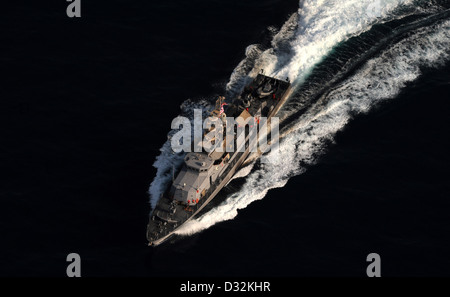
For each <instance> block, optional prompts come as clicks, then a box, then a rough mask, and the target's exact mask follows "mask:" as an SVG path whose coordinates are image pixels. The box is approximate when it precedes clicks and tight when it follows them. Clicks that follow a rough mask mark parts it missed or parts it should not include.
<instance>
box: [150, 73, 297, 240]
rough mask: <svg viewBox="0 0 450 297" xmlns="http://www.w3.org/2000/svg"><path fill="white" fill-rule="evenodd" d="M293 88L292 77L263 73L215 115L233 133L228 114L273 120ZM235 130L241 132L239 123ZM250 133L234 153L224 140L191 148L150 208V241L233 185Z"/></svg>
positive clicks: (219, 106) (171, 230)
mask: <svg viewBox="0 0 450 297" xmlns="http://www.w3.org/2000/svg"><path fill="white" fill-rule="evenodd" d="M290 89H291V87H290V83H289V81H288V79H286V81H284V80H279V79H276V78H273V77H269V76H265V75H264V74H262V73H260V74H258V75H257V76H256V78H254V79H253V81H252V82H251V83H250V84H248V85H247V86H246V87H245V88H244V90H243V91H242V93H241V94H240V95H239V96H237V97H236V98H234V100H232V102H231V103H226V105H225V104H224V103H225V102H224V99H225V98H224V97H219V99H218V100H217V102H216V107H215V109H214V110H213V111H212V112H211V117H210V119H213V120H214V119H216V120H218V121H222V122H223V125H222V127H223V133H224V134H226V132H228V133H229V134H230V132H229V130H227V129H226V121H225V118H226V117H234V118H236V119H238V121H239V120H243V122H242V124H243V125H244V126H245V123H248V120H249V118H250V119H257V120H258V122H259V118H261V117H265V118H267V121H268V122H269V121H270V118H271V117H273V116H274V115H276V114H277V112H278V111H279V109H280V108H281V106H283V104H284V103H285V101H286V99H287V97H288V96H289V93H290ZM225 106H226V112H225ZM238 123H239V122H238ZM268 126H269V125H268ZM245 128H246V129H247V128H248V126H245ZM213 129H215V127H214V128H211V129H209V130H206V131H204V134H205V135H204V136H205V137H206V136H207V133H208V132H211V131H212V130H213ZM234 131H235V132H236V127H234ZM244 131H248V129H247V130H244ZM247 134H248V133H246V135H245V143H243V144H242V145H245V148H244V149H239V147H236V149H235V150H234V152H228V151H227V150H226V149H224V148H225V147H226V145H227V144H226V141H223V144H222V146H221V149H220V150H219V149H217V148H216V149H214V150H212V151H210V152H206V151H205V150H202V151H201V152H189V153H186V155H185V157H184V164H183V165H182V166H181V168H180V169H179V171H178V172H177V173H175V172H174V178H173V181H172V183H171V184H170V185H169V186H168V187H167V189H166V191H165V192H164V193H163V195H162V196H161V197H160V199H159V200H158V202H157V204H156V206H155V207H154V209H153V210H152V212H151V213H150V219H149V223H148V225H147V240H148V242H149V246H156V245H159V244H161V243H162V242H164V241H165V240H167V239H168V238H169V237H171V236H172V235H173V234H174V232H175V231H176V230H178V229H179V228H180V227H181V226H182V225H183V224H184V223H186V222H187V221H189V220H191V219H192V218H194V217H195V216H196V215H197V214H199V212H200V211H201V210H202V209H203V208H204V207H205V206H206V205H207V204H208V203H209V202H210V201H211V200H212V199H213V198H214V197H215V196H216V195H217V193H219V191H220V190H221V189H222V188H223V187H224V186H226V185H227V184H228V182H229V181H230V180H231V179H232V177H233V175H234V174H235V173H236V172H237V170H238V169H239V168H240V167H241V166H242V164H243V163H244V161H245V160H246V159H247V157H248V156H249V153H250V145H249V135H247ZM237 137H238V135H237V133H233V138H234V141H236V139H237ZM241 139H242V138H241ZM238 146H239V144H238ZM175 176H176V177H175Z"/></svg>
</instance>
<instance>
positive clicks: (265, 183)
mask: <svg viewBox="0 0 450 297" xmlns="http://www.w3.org/2000/svg"><path fill="white" fill-rule="evenodd" d="M412 2H413V1H412V0H403V1H401V0H385V1H381V0H378V1H372V0H346V1H344V0H328V1H324V0H305V1H302V3H301V5H300V8H299V10H298V14H294V15H293V16H291V18H290V19H289V20H288V21H287V22H286V24H285V25H284V26H283V28H282V29H281V30H280V31H279V32H278V34H276V35H275V36H274V38H273V40H272V47H271V48H270V49H267V50H261V49H260V48H259V47H258V46H256V45H252V46H249V47H248V48H247V58H246V59H244V60H243V61H242V62H241V63H240V64H239V65H238V66H237V67H236V69H235V70H234V72H233V74H232V75H231V78H230V81H229V83H228V85H227V91H229V90H232V89H234V90H239V88H242V87H243V86H244V85H245V84H246V83H247V82H248V79H249V77H251V76H253V75H254V74H255V73H256V72H258V71H259V70H260V69H265V72H266V74H268V75H271V76H277V77H279V78H284V77H289V78H290V80H291V82H293V84H294V87H295V86H296V85H299V84H300V83H301V82H303V81H304V80H305V78H306V77H307V76H308V75H309V73H310V72H311V70H312V69H313V67H314V66H315V65H317V64H318V63H319V62H321V61H322V59H323V58H324V57H326V56H327V55H328V54H329V53H330V52H331V51H332V49H333V48H334V47H335V46H337V45H338V44H339V43H342V42H345V41H346V40H348V39H349V38H351V37H353V36H358V35H360V34H361V33H363V32H366V31H368V30H370V29H371V27H372V26H373V25H375V24H379V23H383V22H387V21H390V20H392V19H394V18H399V17H402V16H404V15H405V14H409V13H412V11H413V10H414V8H412V7H411V6H408V5H411V4H412ZM373 3H376V4H375V5H374V4H373ZM402 7H403V8H408V7H409V10H408V9H405V10H403V15H402V14H400V13H399V12H398V8H402ZM448 27H449V24H448V22H447V23H443V24H441V25H439V26H438V27H436V28H427V29H423V30H419V31H418V32H416V33H415V34H414V35H412V36H411V37H409V38H408V39H404V40H403V41H401V42H399V43H398V44H397V45H395V46H393V47H391V48H389V49H387V50H386V51H385V52H384V53H383V54H382V55H380V56H378V57H376V58H374V59H372V60H369V61H368V62H366V64H365V66H363V67H362V68H361V70H360V71H359V72H357V73H356V74H355V75H354V76H353V77H351V78H349V79H347V80H346V81H344V82H342V83H341V84H340V85H339V86H337V88H335V89H334V90H333V91H332V92H330V93H328V94H327V95H325V97H324V98H321V99H320V100H318V101H317V103H316V104H315V106H313V107H312V108H310V109H309V111H308V112H306V113H305V114H303V115H302V116H301V117H300V118H299V119H298V121H296V123H295V124H294V126H293V127H292V129H291V132H290V133H289V134H287V135H286V136H285V137H284V139H283V140H282V141H281V143H280V147H279V149H280V154H270V153H269V154H268V156H267V157H268V158H269V159H270V162H268V163H264V164H261V166H260V167H259V168H258V169H257V170H254V171H253V172H250V173H249V175H248V176H247V177H246V180H245V184H244V186H243V187H242V190H241V191H239V192H237V193H234V194H231V195H230V196H229V197H227V199H226V200H225V201H224V202H223V203H221V204H220V205H219V206H218V207H216V208H214V209H212V210H211V211H209V212H208V213H206V214H204V215H202V216H201V217H199V218H196V219H193V220H192V221H190V222H188V223H186V224H185V225H184V226H183V227H182V228H181V229H180V230H179V231H177V233H178V234H184V235H186V234H192V233H195V232H198V231H201V230H204V229H206V228H208V227H210V226H212V225H214V224H215V223H217V222H221V221H225V220H230V219H232V218H234V217H235V216H236V215H237V211H238V210H239V209H243V208H245V207H246V206H247V205H249V204H250V203H251V202H253V201H256V200H259V199H262V198H263V197H264V196H265V195H266V193H267V191H268V190H270V189H273V188H277V187H283V186H284V185H285V184H286V183H287V181H288V179H289V178H290V177H292V176H294V175H298V174H301V173H302V172H303V171H304V170H305V168H303V167H301V166H300V163H306V164H312V163H314V162H315V158H316V156H317V155H320V153H321V152H322V151H323V149H324V144H325V143H326V141H327V140H332V139H333V137H334V135H335V133H336V132H337V131H339V130H341V129H342V128H343V127H344V126H345V125H346V123H347V122H348V121H349V120H350V118H351V117H352V115H353V114H354V113H357V112H367V111H368V110H369V109H370V108H371V107H372V106H373V105H374V104H376V103H377V102H378V101H381V100H385V99H387V98H393V97H395V96H396V94H398V92H399V91H400V90H401V89H402V88H403V87H404V85H405V84H406V83H407V82H409V81H412V80H414V79H416V78H417V77H418V76H419V75H420V69H419V67H420V66H422V65H434V64H436V63H439V61H443V60H445V59H446V58H448V48H449V39H450V36H448V29H449V28H448ZM419 41H420V42H419ZM253 72H254V73H253ZM195 104H199V105H203V106H198V105H195ZM199 107H203V108H204V107H205V103H204V102H201V103H193V102H190V101H189V102H188V104H184V106H182V111H183V112H188V111H189V109H193V108H199ZM293 112H295V111H293ZM279 156H282V158H280V157H279ZM183 157H184V156H183V155H176V154H175V155H174V154H172V150H171V148H170V141H167V142H166V143H165V144H164V145H163V147H162V148H161V155H160V156H158V157H157V159H156V162H155V163H154V165H153V166H154V167H156V168H157V174H156V177H155V179H154V180H153V182H152V183H151V185H150V189H149V193H150V196H151V200H150V202H151V204H152V206H153V207H154V206H155V204H156V202H157V201H158V199H159V197H160V195H161V194H162V193H163V191H164V189H165V187H166V186H167V185H168V184H169V183H170V181H171V179H172V173H171V170H172V167H173V166H175V167H178V166H179V165H180V164H181V163H182V162H183ZM249 168H251V167H249ZM244 171H245V172H244ZM244 171H243V172H242V174H247V170H244Z"/></svg>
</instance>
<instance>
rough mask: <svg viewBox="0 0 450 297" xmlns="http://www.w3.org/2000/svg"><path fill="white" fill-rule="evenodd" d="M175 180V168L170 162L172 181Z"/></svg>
mask: <svg viewBox="0 0 450 297" xmlns="http://www.w3.org/2000/svg"><path fill="white" fill-rule="evenodd" d="M174 181H175V168H174V166H173V164H172V183H173V182H174Z"/></svg>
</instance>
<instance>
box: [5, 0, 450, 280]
mask: <svg viewBox="0 0 450 297" xmlns="http://www.w3.org/2000/svg"><path fill="white" fill-rule="evenodd" d="M59 2H60V3H58V2H56V1H55V2H54V3H51V4H50V3H46V4H42V3H33V4H31V5H30V4H26V5H25V4H23V5H22V6H21V4H20V2H17V3H16V4H15V7H13V8H12V9H10V10H8V12H7V13H5V12H4V16H3V17H2V22H4V24H5V25H4V26H1V27H0V34H1V36H2V37H3V42H2V43H1V45H0V53H1V55H0V65H1V69H2V76H1V83H0V98H1V107H0V114H1V116H0V123H1V126H2V130H1V135H2V138H1V139H2V140H1V142H0V158H1V160H0V162H1V167H2V169H3V170H2V171H3V172H4V174H3V178H2V182H1V187H0V197H1V201H2V206H1V208H0V209H1V210H2V211H1V213H0V214H1V217H0V232H1V236H2V240H1V247H0V251H1V253H0V261H1V265H0V276H65V272H66V266H67V262H66V256H67V254H69V253H72V252H76V253H79V254H80V255H81V259H82V275H83V276H188V277H190V276H365V275H366V274H365V272H366V267H367V262H366V257H367V255H368V254H369V253H372V252H376V253H378V254H380V256H381V258H382V275H384V276H450V268H449V267H450V257H449V256H448V250H449V248H450V238H449V235H448V234H450V216H449V215H448V214H449V211H450V201H449V199H448V198H449V194H450V186H449V182H448V181H449V174H448V166H449V165H450V162H449V161H450V158H449V156H448V148H449V139H448V137H449V131H450V130H449V127H450V125H449V124H450V122H449V118H450V117H449V116H448V111H449V108H450V103H449V98H450V64H449V63H446V64H445V63H444V64H442V65H440V66H438V67H426V65H425V66H424V67H422V68H421V71H422V75H421V76H420V77H419V78H418V79H417V80H414V81H413V82H410V83H408V84H407V86H406V87H405V88H403V89H402V90H401V92H400V94H399V95H397V96H396V98H395V99H393V100H389V101H386V102H382V103H381V104H379V105H377V106H376V107H375V108H373V109H371V110H370V112H369V113H367V114H360V115H356V116H354V118H353V119H352V120H351V121H349V123H348V124H347V125H346V126H345V128H344V129H343V130H341V131H339V132H338V133H337V134H336V137H335V141H334V143H332V144H330V145H328V146H326V147H325V148H324V149H325V151H326V153H324V154H323V155H322V156H321V157H319V158H317V160H316V162H315V163H314V164H312V165H308V166H307V167H308V170H307V171H306V172H305V173H303V174H301V175H298V176H294V177H292V178H291V179H290V180H289V181H288V183H287V185H286V186H284V187H282V188H278V189H273V190H270V191H269V193H268V194H267V195H266V197H264V199H262V200H260V201H257V202H254V203H252V204H250V205H249V206H248V207H246V208H245V209H242V210H240V211H239V215H238V216H237V217H236V218H234V219H233V220H229V221H225V222H221V223H218V224H216V225H214V226H212V227H210V228H208V229H206V230H204V231H202V232H199V233H196V234H194V235H192V236H188V237H183V238H180V239H177V240H176V241H174V242H173V243H169V244H167V245H163V246H161V247H158V248H154V249H151V248H148V247H147V246H146V238H145V230H146V224H147V220H148V213H149V212H150V205H149V194H148V188H149V185H150V183H151V181H152V180H153V178H154V176H155V174H156V169H155V168H154V167H153V166H152V165H153V163H154V161H155V158H156V157H157V156H158V155H159V154H160V151H159V150H160V148H161V146H162V144H163V143H164V142H165V141H166V140H167V133H168V132H169V130H170V123H171V121H172V119H173V118H175V117H176V116H177V115H178V114H179V113H180V105H181V103H182V102H184V101H185V100H186V99H188V98H191V99H193V100H198V99H200V98H206V97H213V96H215V95H217V94H221V93H223V92H224V87H225V85H226V83H227V82H228V80H229V77H230V75H231V73H232V71H233V69H234V68H235V67H236V66H237V65H238V64H239V62H240V61H241V60H242V59H243V58H244V53H245V49H246V47H247V46H248V45H250V44H255V43H260V44H267V43H268V42H269V41H270V39H271V32H270V30H269V29H268V27H269V26H274V27H276V28H280V27H281V26H282V25H283V24H284V23H285V22H286V21H287V20H288V18H289V16H290V15H291V14H292V13H295V12H296V11H297V9H298V6H299V4H298V1H280V0H259V1H253V0H252V1H230V0H228V1H219V0H217V1H164V2H149V1H134V2H133V3H128V2H126V1H118V0H117V1H103V2H96V4H92V3H87V1H83V3H82V17H81V18H80V19H69V18H68V17H67V16H66V14H65V7H66V3H64V2H61V1H59ZM243 2H244V3H243ZM441 4H442V5H444V6H445V5H448V3H447V2H446V1H443V2H442V3H441ZM413 18H414V17H412V18H411V19H408V20H405V22H412V21H413ZM441 18H442V19H445V18H447V19H448V15H447V16H446V15H444V16H443V17H441ZM401 22H402V21H397V23H395V22H393V23H391V24H389V25H386V27H380V28H376V30H379V32H384V31H383V30H385V31H386V32H388V31H389V28H390V27H389V26H391V27H396V26H398V25H399V23H401ZM380 34H381V33H380ZM383 34H384V33H383ZM385 34H387V33H385ZM405 34H406V35H407V34H409V32H406V33H405ZM402 36H403V35H402ZM369 37H370V36H369ZM356 41H358V40H356ZM351 42H355V40H353V41H350V43H348V44H347V45H348V46H351V45H352V43H351ZM395 42H397V40H391V41H389V42H388V44H391V43H395ZM343 46H344V49H342V48H340V49H338V50H337V54H336V52H335V53H334V54H335V55H338V56H339V53H341V52H340V50H342V52H345V44H344V45H343ZM385 46H387V45H385ZM368 47H369V48H370V47H371V45H370V43H369V45H368ZM363 50H365V49H364V46H363V45H362V46H361V49H360V51H363ZM332 58H333V57H332ZM327 63H331V62H328V61H325V62H324V64H325V66H326V64H327ZM363 63H364V61H360V64H363ZM324 64H322V65H324ZM338 64H339V63H338V62H337V61H336V65H338ZM325 66H324V67H325ZM355 67H356V68H358V66H355ZM351 75H352V73H348V74H346V76H348V77H350V76H351Z"/></svg>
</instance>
